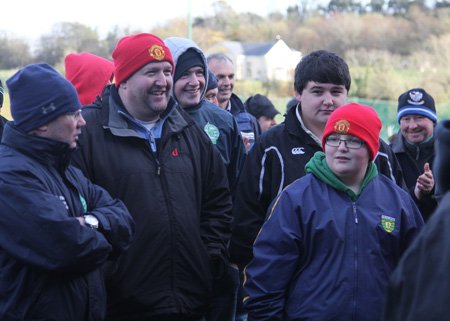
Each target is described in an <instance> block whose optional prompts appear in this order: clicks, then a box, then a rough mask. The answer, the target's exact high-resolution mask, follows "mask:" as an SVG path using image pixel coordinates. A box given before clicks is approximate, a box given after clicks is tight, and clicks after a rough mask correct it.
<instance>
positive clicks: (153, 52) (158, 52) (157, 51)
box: [148, 45, 166, 60]
mask: <svg viewBox="0 0 450 321" xmlns="http://www.w3.org/2000/svg"><path fill="white" fill-rule="evenodd" d="M148 52H149V53H150V56H151V57H153V58H154V59H156V60H163V59H164V58H165V57H166V53H165V51H164V49H163V47H161V46H159V45H153V46H152V47H151V48H150V49H149V50H148Z"/></svg>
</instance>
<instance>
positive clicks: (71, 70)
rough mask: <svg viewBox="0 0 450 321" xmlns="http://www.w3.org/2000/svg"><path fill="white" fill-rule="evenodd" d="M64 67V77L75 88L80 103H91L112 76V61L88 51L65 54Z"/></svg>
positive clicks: (111, 79)
mask: <svg viewBox="0 0 450 321" xmlns="http://www.w3.org/2000/svg"><path fill="white" fill-rule="evenodd" d="M65 67H66V78H67V80H69V81H70V82H71V83H72V85H74V87H75V89H76V90H77V92H78V98H79V99H80V102H81V104H82V105H87V104H91V103H93V102H94V101H95V100H96V99H97V95H100V94H101V93H102V89H103V88H104V87H105V86H106V85H107V84H108V82H109V81H110V82H112V81H113V78H114V63H113V62H112V61H109V60H107V59H104V58H102V57H99V56H95V55H92V54H90V53H88V52H83V53H81V54H69V55H67V57H66V59H65Z"/></svg>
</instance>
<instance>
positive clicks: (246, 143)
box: [242, 136, 250, 152]
mask: <svg viewBox="0 0 450 321" xmlns="http://www.w3.org/2000/svg"><path fill="white" fill-rule="evenodd" d="M242 138H243V139H244V145H245V149H246V150H247V152H248V150H249V149H250V139H249V138H248V137H247V136H242Z"/></svg>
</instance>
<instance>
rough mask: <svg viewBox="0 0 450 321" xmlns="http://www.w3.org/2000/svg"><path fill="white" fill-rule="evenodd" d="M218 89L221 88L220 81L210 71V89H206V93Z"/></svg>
mask: <svg viewBox="0 0 450 321" xmlns="http://www.w3.org/2000/svg"><path fill="white" fill-rule="evenodd" d="M217 87H219V81H218V80H217V77H216V76H215V75H214V73H213V72H212V71H211V70H209V69H208V87H206V91H208V90H210V89H214V88H217Z"/></svg>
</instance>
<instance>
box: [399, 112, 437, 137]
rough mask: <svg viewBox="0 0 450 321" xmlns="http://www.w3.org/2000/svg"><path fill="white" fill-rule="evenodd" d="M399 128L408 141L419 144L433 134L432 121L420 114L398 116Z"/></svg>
mask: <svg viewBox="0 0 450 321" xmlns="http://www.w3.org/2000/svg"><path fill="white" fill-rule="evenodd" d="M400 130H401V132H402V135H403V137H404V138H405V139H406V140H407V141H408V142H410V143H413V144H420V143H422V142H424V141H426V140H427V139H428V138H430V137H431V135H433V130H434V123H433V121H432V120H431V119H430V118H428V117H425V116H422V115H405V116H403V117H402V118H400Z"/></svg>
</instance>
